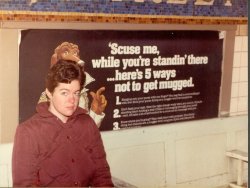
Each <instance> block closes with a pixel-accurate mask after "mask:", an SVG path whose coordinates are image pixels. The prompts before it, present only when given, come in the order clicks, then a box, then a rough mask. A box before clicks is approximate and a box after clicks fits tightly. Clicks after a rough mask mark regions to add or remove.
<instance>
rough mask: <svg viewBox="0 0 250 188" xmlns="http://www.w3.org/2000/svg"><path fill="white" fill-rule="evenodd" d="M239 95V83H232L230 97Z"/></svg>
mask: <svg viewBox="0 0 250 188" xmlns="http://www.w3.org/2000/svg"><path fill="white" fill-rule="evenodd" d="M238 95H239V83H238V82H236V83H232V88H231V97H238Z"/></svg>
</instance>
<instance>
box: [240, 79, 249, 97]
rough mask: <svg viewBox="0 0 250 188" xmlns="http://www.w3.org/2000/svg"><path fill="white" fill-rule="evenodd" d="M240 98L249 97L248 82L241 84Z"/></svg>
mask: <svg viewBox="0 0 250 188" xmlns="http://www.w3.org/2000/svg"><path fill="white" fill-rule="evenodd" d="M239 96H240V97H247V96H248V83H247V82H240V83H239Z"/></svg>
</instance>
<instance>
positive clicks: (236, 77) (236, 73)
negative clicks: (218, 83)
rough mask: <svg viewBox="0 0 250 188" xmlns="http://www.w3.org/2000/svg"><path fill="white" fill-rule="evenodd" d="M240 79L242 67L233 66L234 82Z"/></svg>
mask: <svg viewBox="0 0 250 188" xmlns="http://www.w3.org/2000/svg"><path fill="white" fill-rule="evenodd" d="M239 80H240V68H233V76H232V82H239Z"/></svg>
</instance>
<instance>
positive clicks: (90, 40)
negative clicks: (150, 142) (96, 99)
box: [19, 30, 223, 131]
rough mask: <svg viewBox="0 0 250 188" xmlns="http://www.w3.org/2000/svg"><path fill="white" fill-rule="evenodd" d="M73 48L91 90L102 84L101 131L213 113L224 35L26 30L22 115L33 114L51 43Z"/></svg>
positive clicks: (21, 70)
mask: <svg viewBox="0 0 250 188" xmlns="http://www.w3.org/2000/svg"><path fill="white" fill-rule="evenodd" d="M63 42H70V43H73V44H76V45H78V48H79V55H80V59H82V60H83V61H84V62H85V70H86V72H87V73H88V74H89V75H90V76H91V77H92V78H93V79H94V81H93V82H91V83H89V84H87V85H86V89H88V91H87V92H86V94H87V95H88V99H89V104H90V103H91V100H92V99H91V96H90V95H89V92H90V91H96V90H97V89H99V88H101V87H103V86H104V87H105V88H106V90H105V92H104V95H105V97H106V99H107V101H108V105H107V107H106V109H105V118H104V120H103V121H102V123H101V127H100V130H103V131H104V130H118V129H126V128H133V127H141V126H152V125H159V124H168V123H171V122H181V121H189V120H199V119H207V118H214V117H218V108H219V95H220V86H221V72H222V70H221V66H222V58H223V57H222V51H223V39H220V38H219V32H217V31H114V30H23V31H21V43H20V48H19V63H20V65H19V79H20V82H19V88H20V89H19V98H20V99H19V101H20V104H19V112H20V114H19V120H20V122H22V121H24V120H26V119H27V118H28V117H30V116H31V115H33V114H34V113H35V106H36V104H37V102H38V100H39V97H40V95H41V93H42V92H43V91H44V90H45V84H44V82H45V81H44V80H45V76H46V74H47V71H48V69H49V67H50V60H51V57H52V55H53V53H54V50H55V48H56V47H57V46H58V45H60V44H61V43H63Z"/></svg>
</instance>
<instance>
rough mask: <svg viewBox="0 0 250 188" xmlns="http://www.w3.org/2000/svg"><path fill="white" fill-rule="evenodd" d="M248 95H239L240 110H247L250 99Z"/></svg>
mask: <svg viewBox="0 0 250 188" xmlns="http://www.w3.org/2000/svg"><path fill="white" fill-rule="evenodd" d="M247 99H248V98H247V97H239V100H238V111H247V107H248V101H247Z"/></svg>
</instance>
